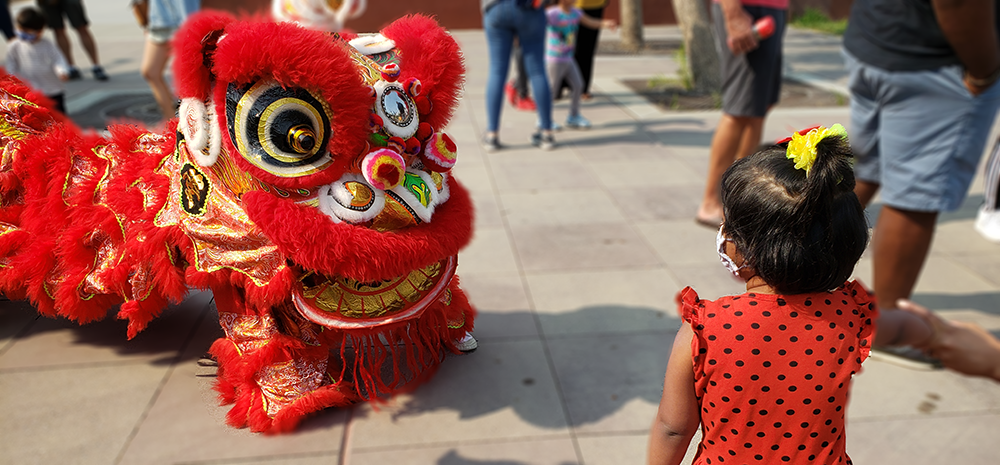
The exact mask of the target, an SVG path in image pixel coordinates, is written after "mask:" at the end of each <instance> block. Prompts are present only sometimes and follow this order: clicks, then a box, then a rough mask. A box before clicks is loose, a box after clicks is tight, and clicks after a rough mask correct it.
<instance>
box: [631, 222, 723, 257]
mask: <svg viewBox="0 0 1000 465" xmlns="http://www.w3.org/2000/svg"><path fill="white" fill-rule="evenodd" d="M636 229H638V230H639V232H640V234H642V236H643V237H644V238H645V239H646V240H647V241H648V242H649V244H650V245H651V246H652V247H653V249H654V250H656V253H657V254H658V255H659V257H660V259H661V260H663V261H664V262H665V263H669V264H670V265H672V266H677V265H691V264H699V263H711V262H712V261H715V262H717V263H718V265H719V267H720V268H721V267H722V262H720V261H719V252H718V251H717V250H715V238H716V236H717V234H718V231H712V230H711V229H710V228H707V227H705V226H702V225H701V224H698V223H695V222H694V215H693V213H692V215H691V217H689V218H685V219H678V220H671V221H651V222H644V223H637V224H636Z"/></svg>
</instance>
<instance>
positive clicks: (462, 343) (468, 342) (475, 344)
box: [455, 332, 479, 354]
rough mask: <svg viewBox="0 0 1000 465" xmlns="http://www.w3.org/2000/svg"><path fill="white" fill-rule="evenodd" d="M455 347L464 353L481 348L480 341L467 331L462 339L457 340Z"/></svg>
mask: <svg viewBox="0 0 1000 465" xmlns="http://www.w3.org/2000/svg"><path fill="white" fill-rule="evenodd" d="M455 348H457V349H458V350H459V351H460V352H462V353H466V354H468V353H471V352H474V351H475V350H476V349H477V348H479V341H477V340H476V338H474V337H472V334H470V333H468V332H466V333H465V336H462V338H461V339H459V340H457V341H455Z"/></svg>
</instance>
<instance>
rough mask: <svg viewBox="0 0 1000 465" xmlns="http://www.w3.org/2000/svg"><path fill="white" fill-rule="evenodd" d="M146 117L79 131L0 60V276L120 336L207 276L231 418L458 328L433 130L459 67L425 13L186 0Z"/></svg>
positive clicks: (445, 161)
mask: <svg viewBox="0 0 1000 465" xmlns="http://www.w3.org/2000/svg"><path fill="white" fill-rule="evenodd" d="M174 48H175V50H176V56H175V73H174V74H175V78H176V82H177V86H178V89H179V92H180V95H181V97H182V104H181V111H180V117H179V121H178V122H172V123H171V124H169V125H168V128H167V131H166V132H165V133H163V134H154V133H148V132H146V131H144V130H142V129H140V128H138V127H135V126H129V125H115V126H111V127H110V128H109V133H110V136H109V138H107V139H105V138H102V137H100V136H98V135H96V134H84V133H82V132H81V131H80V130H79V129H78V128H76V127H75V126H73V125H72V124H71V123H70V122H68V121H67V120H65V119H64V118H62V117H61V116H58V115H56V114H55V113H54V112H51V111H49V110H48V109H46V108H44V107H42V106H41V105H40V104H39V103H37V102H42V101H43V100H44V99H43V98H42V97H40V96H39V95H38V94H36V93H34V92H32V91H31V90H30V89H28V88H26V87H25V86H24V85H22V84H21V83H20V82H18V81H16V80H15V79H14V78H12V77H10V76H7V75H4V76H3V77H2V79H0V146H2V147H3V154H2V160H0V196H2V207H0V291H2V292H3V293H4V294H6V295H7V296H8V297H10V298H15V299H21V298H27V299H30V301H31V302H32V303H33V304H34V305H35V306H36V307H37V309H38V311H39V312H40V313H42V314H44V315H46V316H53V317H54V316H62V317H66V318H70V319H73V320H77V321H79V322H81V323H86V322H89V321H92V320H97V319H100V318H103V317H105V316H106V315H107V313H108V309H109V308H112V307H113V306H115V305H119V304H120V307H119V310H118V312H117V316H118V318H122V319H127V320H128V321H129V325H128V336H129V338H131V337H133V336H135V335H136V334H137V333H138V332H139V331H142V330H143V329H144V328H145V327H146V325H147V324H148V323H149V322H150V321H151V320H152V319H153V318H155V317H156V316H158V315H159V313H160V312H161V311H162V310H163V309H164V308H165V306H166V305H167V304H168V303H169V302H179V301H180V300H182V299H183V298H184V296H185V295H186V294H187V293H188V288H189V286H191V287H196V288H201V289H210V290H211V291H212V292H213V294H214V296H215V303H216V306H217V309H218V313H219V320H220V324H221V325H222V328H223V330H224V331H225V338H222V339H219V340H217V341H216V342H215V343H214V344H213V345H212V347H211V350H210V352H211V354H212V355H213V356H214V357H215V358H216V359H217V360H218V362H219V373H218V380H217V384H216V389H217V390H218V391H219V392H220V394H221V395H220V397H221V399H222V400H223V402H224V403H226V404H233V407H232V409H231V410H230V411H229V414H228V418H227V419H228V423H229V424H231V425H233V426H236V427H246V426H249V427H250V428H251V429H252V430H254V431H264V432H281V431H288V430H290V429H293V428H294V427H295V425H296V424H297V423H298V422H299V420H301V418H302V417H303V416H304V415H306V414H308V413H311V412H315V411H317V410H320V409H323V408H327V407H336V406H345V405H349V404H352V403H355V402H362V401H366V400H372V399H376V398H380V397H385V396H388V395H391V394H394V393H398V392H400V391H402V390H404V389H409V388H412V387H414V386H416V385H417V384H419V383H420V382H421V381H424V380H426V379H427V378H428V377H429V376H430V375H431V374H433V372H434V370H435V368H436V366H437V365H438V364H439V363H440V362H441V361H442V359H443V358H444V355H445V354H446V353H448V352H459V351H463V350H469V349H472V348H474V346H475V340H474V339H472V338H471V336H470V335H469V331H471V330H472V325H473V317H474V310H473V308H472V307H471V306H470V305H469V302H468V299H467V298H466V296H465V294H464V293H463V292H462V290H461V289H459V286H458V278H457V277H456V276H455V267H456V254H457V253H458V250H459V249H460V248H461V247H463V246H464V245H465V244H466V243H468V241H469V239H470V238H471V236H472V203H471V201H470V198H469V194H468V193H467V191H466V190H465V189H464V188H463V187H462V186H461V185H460V184H459V183H458V182H457V181H456V180H455V179H454V178H452V177H451V176H449V175H448V171H449V169H450V168H451V167H452V166H453V165H454V162H455V146H454V143H453V142H452V140H451V139H450V138H449V137H448V136H447V135H446V134H444V133H443V132H442V128H443V127H444V126H445V125H446V124H447V123H448V121H449V119H450V118H451V116H452V113H453V112H454V110H455V107H456V105H457V98H458V96H459V92H460V90H461V85H462V80H463V74H464V68H463V64H462V58H461V51H460V50H459V47H458V44H457V43H456V42H455V41H454V39H452V38H451V36H449V35H448V34H447V33H446V32H445V31H444V30H443V29H441V28H440V27H439V26H438V25H437V24H436V23H435V22H434V21H433V20H431V19H428V18H425V17H419V16H414V17H406V18H403V19H400V20H398V21H396V22H395V23H393V24H391V25H389V26H388V27H386V28H385V29H384V30H383V31H382V32H381V34H377V35H367V36H354V35H347V34H344V35H338V34H332V33H324V32H319V31H313V30H309V29H305V28H302V27H299V26H297V25H294V24H290V23H275V22H267V21H263V20H261V21H237V20H235V19H234V18H233V17H231V16H228V15H224V14H220V13H203V14H200V15H197V16H194V17H192V18H191V19H190V20H189V21H188V23H187V24H186V25H185V26H184V28H182V29H181V30H180V31H179V32H178V34H177V36H176V38H175V41H174Z"/></svg>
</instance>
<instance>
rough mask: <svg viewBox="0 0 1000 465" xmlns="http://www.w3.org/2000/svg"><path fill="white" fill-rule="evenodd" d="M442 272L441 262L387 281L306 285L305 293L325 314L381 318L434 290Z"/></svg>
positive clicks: (339, 280) (341, 280)
mask: <svg viewBox="0 0 1000 465" xmlns="http://www.w3.org/2000/svg"><path fill="white" fill-rule="evenodd" d="M441 271H442V264H441V262H438V263H434V264H431V265H429V266H427V267H425V268H421V269H417V270H413V271H411V272H409V273H408V274H407V275H406V276H402V277H399V278H396V279H392V280H387V281H380V282H374V283H362V282H358V281H355V280H353V279H349V278H342V277H341V278H335V279H334V280H333V281H329V280H327V281H324V282H322V283H320V284H318V285H315V286H304V289H303V293H302V294H303V296H304V297H305V298H307V299H310V300H312V301H313V302H312V303H313V304H315V306H316V307H317V308H319V309H321V310H323V311H327V312H335V313H338V314H340V315H342V316H344V317H347V318H378V317H382V316H385V315H389V314H392V313H395V312H398V311H400V310H402V309H404V308H406V307H408V304H412V303H414V302H417V301H418V300H420V298H421V297H423V296H424V294H426V291H428V290H429V289H431V288H432V287H434V284H435V283H436V282H437V279H435V278H439V276H440V275H441Z"/></svg>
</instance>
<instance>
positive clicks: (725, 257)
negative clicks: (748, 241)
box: [715, 224, 747, 278]
mask: <svg viewBox="0 0 1000 465" xmlns="http://www.w3.org/2000/svg"><path fill="white" fill-rule="evenodd" d="M724 227H725V224H722V225H720V226H719V233H718V234H717V235H716V238H715V243H716V246H717V247H718V249H719V259H720V260H722V266H724V267H726V269H727V270H729V272H730V273H732V274H733V276H735V277H737V278H739V277H740V271H741V270H742V269H744V268H746V267H747V260H746V258H744V260H743V264H742V265H739V266H736V262H735V261H734V260H733V258H732V257H730V256H729V254H727V253H726V242H732V243H733V245H734V246H735V245H736V242H735V241H733V240H732V239H730V238H728V237H726V235H725V234H723V233H722V229H723V228H724Z"/></svg>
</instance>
